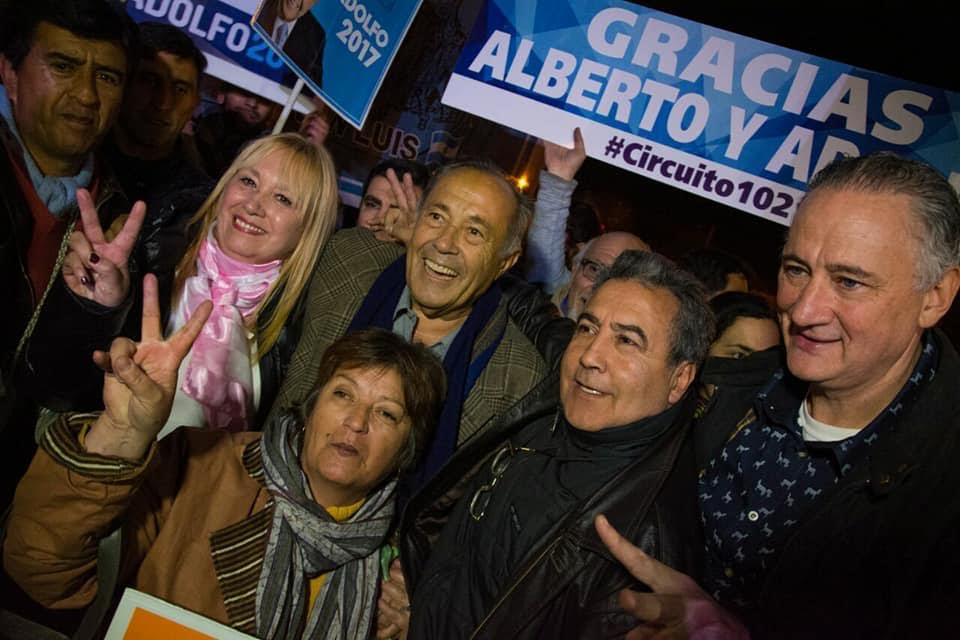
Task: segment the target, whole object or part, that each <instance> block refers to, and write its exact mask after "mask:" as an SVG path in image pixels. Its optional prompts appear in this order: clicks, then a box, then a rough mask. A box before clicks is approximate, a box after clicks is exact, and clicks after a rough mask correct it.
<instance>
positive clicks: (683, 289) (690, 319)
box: [593, 250, 714, 365]
mask: <svg viewBox="0 0 960 640" xmlns="http://www.w3.org/2000/svg"><path fill="white" fill-rule="evenodd" d="M610 280H630V281H633V282H637V283H639V284H642V285H643V286H645V287H648V288H651V289H654V288H656V289H666V290H667V291H669V292H670V293H671V294H672V295H673V297H674V298H676V299H677V302H678V303H679V309H678V310H677V315H676V317H675V318H674V320H673V326H672V327H671V329H670V341H671V345H670V353H669V356H668V357H669V361H670V364H671V365H678V364H680V363H682V362H692V363H694V364H697V365H699V364H700V363H701V362H703V359H704V358H705V357H706V356H707V351H708V350H709V349H710V343H711V342H713V334H714V320H713V312H712V311H711V310H710V306H709V305H708V304H707V301H706V293H705V291H704V288H703V285H702V284H700V281H699V280H697V279H696V278H695V277H693V276H692V275H691V274H689V273H687V272H686V271H684V270H683V269H681V268H680V267H678V266H677V265H676V264H675V263H674V262H673V261H672V260H670V259H669V258H666V257H664V256H662V255H660V254H659V253H653V252H652V251H635V250H631V251H624V252H623V253H621V254H620V255H619V256H618V257H617V259H616V260H615V261H614V263H613V265H612V266H611V267H610V268H609V269H606V270H604V272H603V273H601V274H600V277H598V278H597V282H596V284H595V285H594V287H593V290H594V291H598V290H599V289H600V287H601V286H603V284H604V283H605V282H608V281H610Z"/></svg>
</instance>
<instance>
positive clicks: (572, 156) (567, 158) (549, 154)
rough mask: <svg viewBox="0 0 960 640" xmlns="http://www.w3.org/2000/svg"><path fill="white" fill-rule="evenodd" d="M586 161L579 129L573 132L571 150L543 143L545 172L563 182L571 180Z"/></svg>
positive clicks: (585, 151) (584, 148)
mask: <svg viewBox="0 0 960 640" xmlns="http://www.w3.org/2000/svg"><path fill="white" fill-rule="evenodd" d="M586 159H587V149H586V147H585V146H584V144H583V135H581V133H580V127H577V128H576V129H574V130H573V148H572V149H568V148H566V147H564V146H562V145H559V144H554V143H553V142H548V141H546V140H544V141H543V162H544V164H545V165H546V167H547V171H549V172H550V173H552V174H553V175H555V176H557V177H559V178H563V179H564V180H573V177H574V176H575V175H577V171H579V170H580V167H581V166H583V161H584V160H586Z"/></svg>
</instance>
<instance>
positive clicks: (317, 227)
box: [64, 133, 337, 438]
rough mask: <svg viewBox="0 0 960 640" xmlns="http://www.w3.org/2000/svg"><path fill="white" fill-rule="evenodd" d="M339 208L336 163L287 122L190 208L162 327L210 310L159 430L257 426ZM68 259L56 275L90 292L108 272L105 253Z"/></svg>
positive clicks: (237, 161) (247, 151) (276, 381)
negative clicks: (86, 260)
mask: <svg viewBox="0 0 960 640" xmlns="http://www.w3.org/2000/svg"><path fill="white" fill-rule="evenodd" d="M81 200H83V198H81ZM336 212H337V183H336V172H335V169H334V166H333V161H332V160H331V158H330V155H329V154H328V153H327V152H326V151H325V150H324V149H322V148H318V147H316V146H314V145H313V144H311V143H310V142H309V141H308V140H306V139H304V138H303V137H301V136H299V135H297V134H292V133H287V134H279V135H275V136H268V137H265V138H260V139H258V140H255V141H253V142H252V143H250V144H249V145H248V146H247V147H245V148H244V149H243V150H241V152H240V153H239V154H238V156H237V158H236V159H235V160H234V161H233V164H232V165H230V167H229V168H228V169H227V171H226V172H224V174H223V176H222V177H221V178H220V181H219V182H218V183H217V185H216V187H214V189H213V192H212V193H211V194H210V196H209V197H208V198H207V200H206V201H205V202H204V204H203V205H202V206H201V207H200V210H199V211H198V212H197V213H196V215H195V216H194V217H193V219H192V220H191V224H190V230H191V232H192V233H193V234H194V235H193V238H192V241H191V242H190V244H189V245H188V247H187V250H186V252H185V253H184V255H183V257H182V258H181V259H180V261H179V263H178V265H177V269H176V274H175V276H174V280H173V282H174V284H173V293H172V299H171V300H169V303H168V304H167V305H166V306H164V301H161V307H162V309H161V313H162V314H163V316H164V317H169V321H168V323H167V333H168V334H169V333H173V332H174V331H176V330H178V329H179V328H180V327H182V326H184V325H185V324H186V322H187V321H188V320H189V319H190V317H191V315H192V314H193V312H194V310H195V309H196V308H197V307H198V306H199V305H200V303H201V302H203V301H204V300H211V301H212V302H213V312H212V313H211V315H210V318H209V319H208V320H207V322H206V323H205V324H204V326H203V330H202V331H201V333H200V336H199V337H198V338H197V341H196V342H195V343H194V344H193V347H192V348H191V349H190V352H189V354H188V355H187V357H186V358H185V359H184V361H183V363H182V364H181V367H180V371H179V380H180V382H179V385H178V387H177V392H176V396H175V398H174V404H173V410H172V413H171V415H170V418H169V420H168V421H167V423H166V424H165V425H164V427H163V429H162V430H161V432H160V434H159V437H161V438H162V437H164V436H165V435H167V434H168V433H170V432H171V431H173V430H174V429H176V428H177V427H178V426H193V427H203V426H206V427H208V428H212V429H227V430H230V431H245V430H248V429H255V428H258V426H257V425H258V424H260V423H261V422H262V420H260V419H257V410H258V408H261V409H263V410H264V411H263V414H264V415H265V413H266V410H269V408H270V404H272V399H273V397H274V396H275V394H276V391H277V389H279V386H280V382H281V374H282V372H283V371H284V370H285V369H286V364H287V362H288V361H289V357H290V355H291V354H292V352H293V349H294V347H295V346H296V341H297V338H298V334H299V314H298V313H297V311H298V308H299V304H298V303H299V300H300V297H301V293H303V291H304V289H305V288H306V285H307V282H308V280H309V278H310V275H311V273H312V272H313V267H314V264H315V262H316V260H317V258H318V257H319V255H320V252H321V251H322V249H323V245H324V244H325V243H326V241H327V239H328V238H329V237H330V234H331V233H332V232H333V229H334V226H335V222H336ZM84 231H85V234H86V235H87V236H88V237H89V235H90V234H89V233H88V230H87V229H84ZM96 231H99V229H97V230H96ZM94 250H95V247H93V248H92V249H91V251H94ZM76 259H77V256H73V257H71V256H70V255H68V256H67V258H66V259H65V261H64V262H65V269H64V278H65V280H66V282H67V284H68V286H70V288H71V289H72V290H73V291H74V292H75V293H77V294H78V295H83V296H87V295H88V294H87V293H86V292H85V289H86V290H89V289H90V287H91V285H92V284H93V283H92V282H91V281H92V280H93V279H94V278H97V279H98V280H100V279H103V278H104V277H107V276H106V274H105V271H106V269H105V268H104V264H103V263H104V262H106V261H108V257H101V258H99V260H98V262H99V263H100V264H98V265H96V268H97V272H96V273H93V272H91V270H90V269H86V271H85V270H84V269H83V268H82V267H81V268H78V269H75V270H71V269H68V268H67V266H68V265H70V264H71V262H72V261H75V260H76ZM117 269H121V270H125V269H126V265H122V266H119V265H118V266H117ZM68 272H70V273H68ZM75 274H76V275H75ZM83 277H86V279H87V282H82V280H81V279H82V278H83ZM124 280H126V282H127V283H129V282H130V280H131V278H129V277H127V278H125V279H124ZM99 284H100V283H99V282H97V283H96V285H99ZM121 288H123V287H121ZM125 296H126V291H125V290H123V293H122V297H120V299H121V300H122V299H123V298H124V297H125ZM261 417H262V416H261Z"/></svg>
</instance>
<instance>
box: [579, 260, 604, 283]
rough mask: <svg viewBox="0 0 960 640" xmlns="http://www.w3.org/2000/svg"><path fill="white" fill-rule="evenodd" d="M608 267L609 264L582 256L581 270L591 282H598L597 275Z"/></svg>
mask: <svg viewBox="0 0 960 640" xmlns="http://www.w3.org/2000/svg"><path fill="white" fill-rule="evenodd" d="M606 268H607V265H605V264H601V263H599V262H597V261H595V260H591V259H590V258H580V272H581V273H583V277H584V278H586V279H587V280H589V281H590V282H596V281H597V277H598V276H599V275H600V274H601V273H603V272H604V271H605V270H606Z"/></svg>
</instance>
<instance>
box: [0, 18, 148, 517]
mask: <svg viewBox="0 0 960 640" xmlns="http://www.w3.org/2000/svg"><path fill="white" fill-rule="evenodd" d="M0 45H2V51H0V77H2V80H3V86H2V87H0V147H2V151H0V272H2V273H3V274H4V277H3V282H4V283H5V285H4V286H3V289H2V291H0V299H2V300H3V302H4V305H5V308H4V313H3V314H2V317H3V320H2V324H0V431H4V433H3V445H4V452H5V459H4V462H5V464H4V465H3V474H4V477H3V482H0V508H2V506H3V505H4V504H6V502H7V500H8V498H9V493H8V492H11V491H12V486H13V484H12V482H11V481H13V482H15V481H16V479H17V478H18V477H19V475H20V473H21V472H22V471H23V469H24V468H25V462H26V461H27V460H29V458H30V457H31V456H32V448H33V437H32V436H33V434H32V433H7V432H5V429H4V428H5V426H6V425H7V424H17V425H29V424H33V422H34V421H35V420H36V415H37V410H38V405H42V406H47V407H51V408H55V409H59V410H65V409H70V408H81V407H80V406H78V404H82V401H83V400H84V397H85V395H84V393H83V390H84V389H86V388H87V387H88V386H89V385H86V384H85V383H86V382H87V381H89V380H95V379H96V378H97V377H98V376H97V374H96V369H95V367H93V365H92V363H91V361H90V352H91V350H92V349H93V348H97V347H102V346H105V345H91V344H88V340H87V336H89V335H91V333H92V332H89V331H88V330H89V329H90V327H91V326H96V327H100V328H102V327H103V326H105V325H111V326H114V325H115V327H116V328H117V329H119V325H120V323H122V321H123V314H124V311H125V309H126V307H124V306H123V305H118V304H116V303H117V302H121V301H116V300H109V301H110V302H112V303H113V304H111V305H105V304H103V303H105V302H107V301H108V300H107V298H105V297H104V296H107V297H109V293H110V292H109V289H110V287H111V283H113V282H116V279H117V278H121V279H122V278H127V277H129V273H128V272H127V271H126V268H125V266H124V267H123V268H119V269H118V268H117V267H116V264H115V263H113V260H112V258H117V257H119V254H118V253H117V251H119V252H120V253H124V252H125V253H127V254H128V253H129V251H130V248H131V247H132V245H133V242H132V240H133V238H135V237H136V230H135V229H134V227H135V226H137V225H136V219H137V218H139V217H140V215H142V214H138V216H131V218H132V219H133V220H132V221H131V224H130V225H129V226H128V228H127V231H128V233H126V234H123V241H122V242H126V241H129V242H127V243H126V244H125V246H124V247H122V248H121V247H119V246H118V245H117V244H114V243H107V242H106V241H104V239H103V238H102V236H100V235H99V231H100V228H99V226H98V222H99V224H100V225H102V226H103V227H104V228H106V227H107V226H109V223H110V222H111V221H112V219H113V218H114V217H115V216H116V215H118V214H120V213H126V212H127V204H126V200H125V198H123V196H122V194H121V193H120V192H119V189H118V187H117V186H116V184H115V181H114V180H113V178H112V177H111V176H110V174H109V172H108V171H106V170H105V168H104V167H103V165H102V164H101V163H99V162H98V160H97V158H96V157H95V156H94V154H93V152H92V151H93V149H94V147H95V146H96V145H97V143H98V142H99V141H100V139H101V138H102V137H103V135H104V134H105V133H106V131H107V130H108V129H109V127H110V126H111V124H112V123H113V121H114V118H115V116H116V114H117V110H118V108H119V106H120V101H121V96H122V93H123V88H124V84H125V82H126V79H127V77H128V75H129V71H130V67H131V66H132V65H131V60H130V58H129V57H128V55H127V53H128V51H132V50H134V49H135V46H136V26H135V25H134V24H133V22H132V21H130V19H129V18H128V17H127V16H126V15H125V14H124V13H123V12H122V10H121V9H118V8H114V7H112V6H111V5H109V4H108V3H107V2H104V1H103V0H84V1H82V2H69V3H68V2H55V1H53V0H34V1H31V2H24V3H11V4H10V6H9V7H8V8H7V9H5V10H4V12H3V15H0ZM81 187H83V188H86V189H88V190H89V191H90V193H91V194H92V195H93V198H94V200H95V203H96V206H97V210H98V211H99V217H100V219H99V221H98V220H97V214H96V213H95V212H94V209H93V204H92V203H91V205H90V208H89V209H88V212H89V213H90V214H91V215H90V216H88V218H89V221H90V228H87V224H86V223H85V224H83V225H80V224H79V223H78V217H79V211H78V197H77V190H78V189H79V188H81ZM93 227H97V228H96V229H94V228H93ZM81 228H83V229H84V231H86V232H88V235H89V236H90V237H89V238H87V239H84V238H83V234H82V233H80V229H81ZM74 229H76V231H74ZM71 231H74V232H73V233H71ZM81 247H83V248H84V250H83V251H81V252H80V254H82V255H80V254H78V253H77V251H73V252H72V253H73V254H74V255H73V256H72V257H70V256H68V260H67V263H69V262H70V260H73V259H76V262H75V263H74V264H73V266H74V267H76V270H75V271H74V272H73V273H74V276H75V277H77V278H78V279H79V280H80V281H81V282H83V284H84V286H85V287H86V289H87V290H88V292H89V295H88V296H87V297H86V298H81V297H79V296H75V295H73V294H71V293H70V292H69V291H68V290H67V288H66V287H64V286H63V281H62V278H61V277H60V273H61V265H62V264H65V261H64V255H65V254H67V249H68V248H71V249H74V250H77V249H79V248H81ZM121 249H122V250H121ZM123 258H124V259H123V261H122V262H123V264H124V265H125V264H126V256H125V255H124V256H123ZM108 306H110V307H114V308H107V307H108ZM94 387H95V385H94ZM94 396H95V393H94ZM86 397H89V394H87V396H86Z"/></svg>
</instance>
